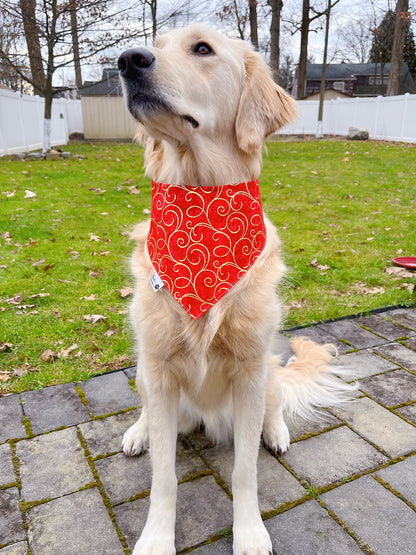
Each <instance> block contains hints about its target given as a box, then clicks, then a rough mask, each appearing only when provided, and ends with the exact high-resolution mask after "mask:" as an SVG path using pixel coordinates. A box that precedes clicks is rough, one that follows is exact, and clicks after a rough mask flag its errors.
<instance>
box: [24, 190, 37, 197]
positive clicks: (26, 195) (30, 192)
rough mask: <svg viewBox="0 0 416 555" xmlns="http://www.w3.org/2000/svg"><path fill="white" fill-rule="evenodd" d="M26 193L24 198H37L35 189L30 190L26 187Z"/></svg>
mask: <svg viewBox="0 0 416 555" xmlns="http://www.w3.org/2000/svg"><path fill="white" fill-rule="evenodd" d="M25 193H26V194H25V196H24V198H35V196H36V193H34V192H33V191H29V190H28V189H26V191H25Z"/></svg>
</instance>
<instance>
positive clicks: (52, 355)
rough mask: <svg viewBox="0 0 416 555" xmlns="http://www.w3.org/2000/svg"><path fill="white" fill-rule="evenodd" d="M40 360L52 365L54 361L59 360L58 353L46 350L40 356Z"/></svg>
mask: <svg viewBox="0 0 416 555" xmlns="http://www.w3.org/2000/svg"><path fill="white" fill-rule="evenodd" d="M40 358H41V359H42V360H43V361H45V362H50V363H53V362H55V360H57V359H58V358H60V354H59V353H58V351H52V350H51V349H46V351H44V352H43V353H42V354H41V355H40Z"/></svg>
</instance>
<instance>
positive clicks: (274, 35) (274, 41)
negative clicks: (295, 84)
mask: <svg viewBox="0 0 416 555" xmlns="http://www.w3.org/2000/svg"><path fill="white" fill-rule="evenodd" d="M267 3H268V5H269V6H270V7H271V9H272V21H271V24H270V67H271V70H272V74H273V79H274V80H275V81H276V83H277V82H278V80H279V65H280V13H281V11H282V8H283V0H267Z"/></svg>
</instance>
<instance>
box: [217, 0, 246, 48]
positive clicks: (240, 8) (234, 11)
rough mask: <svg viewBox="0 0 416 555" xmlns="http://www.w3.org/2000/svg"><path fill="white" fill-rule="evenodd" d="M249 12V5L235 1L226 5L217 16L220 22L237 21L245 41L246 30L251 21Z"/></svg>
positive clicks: (241, 37) (239, 31)
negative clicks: (248, 22)
mask: <svg viewBox="0 0 416 555" xmlns="http://www.w3.org/2000/svg"><path fill="white" fill-rule="evenodd" d="M248 12H249V10H248V4H247V3H246V2H244V3H242V2H241V1H238V0H233V1H232V2H229V3H228V4H224V5H223V6H222V8H221V9H220V10H219V11H217V12H216V14H215V15H216V16H217V17H218V18H219V19H220V21H230V20H231V21H235V23H236V24H237V30H238V35H239V37H240V39H242V40H245V38H246V36H245V34H246V33H245V30H246V25H247V21H248V20H249V13H248Z"/></svg>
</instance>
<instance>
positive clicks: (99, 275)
mask: <svg viewBox="0 0 416 555" xmlns="http://www.w3.org/2000/svg"><path fill="white" fill-rule="evenodd" d="M88 275H89V277H91V278H99V277H101V276H102V274H101V272H94V270H91V271H90V273H89V274H88Z"/></svg>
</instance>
